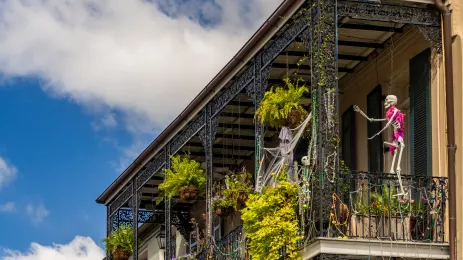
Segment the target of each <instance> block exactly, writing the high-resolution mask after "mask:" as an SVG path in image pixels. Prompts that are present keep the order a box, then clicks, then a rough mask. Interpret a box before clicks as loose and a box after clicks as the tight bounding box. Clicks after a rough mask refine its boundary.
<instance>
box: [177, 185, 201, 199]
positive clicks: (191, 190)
mask: <svg viewBox="0 0 463 260" xmlns="http://www.w3.org/2000/svg"><path fill="white" fill-rule="evenodd" d="M198 193H199V191H198V189H196V188H195V187H192V186H189V187H184V188H183V189H182V190H181V191H180V199H182V200H194V199H196V196H198Z"/></svg>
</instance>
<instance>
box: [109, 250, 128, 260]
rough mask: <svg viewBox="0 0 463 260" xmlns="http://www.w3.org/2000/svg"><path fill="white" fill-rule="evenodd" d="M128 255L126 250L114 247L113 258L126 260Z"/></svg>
mask: <svg viewBox="0 0 463 260" xmlns="http://www.w3.org/2000/svg"><path fill="white" fill-rule="evenodd" d="M129 257H130V253H129V252H128V251H127V250H124V249H122V248H116V250H114V252H113V259H114V260H127V259H129Z"/></svg>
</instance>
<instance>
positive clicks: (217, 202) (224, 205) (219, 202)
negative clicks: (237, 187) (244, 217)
mask: <svg viewBox="0 0 463 260" xmlns="http://www.w3.org/2000/svg"><path fill="white" fill-rule="evenodd" d="M234 206H235V202H234V201H233V200H231V199H229V198H220V197H217V198H214V199H213V201H212V209H213V210H214V211H215V210H217V209H219V208H221V209H231V208H233V207H234Z"/></svg>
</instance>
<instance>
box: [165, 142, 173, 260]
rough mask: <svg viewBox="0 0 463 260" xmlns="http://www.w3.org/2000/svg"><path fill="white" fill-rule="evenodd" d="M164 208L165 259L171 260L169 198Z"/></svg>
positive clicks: (166, 199)
mask: <svg viewBox="0 0 463 260" xmlns="http://www.w3.org/2000/svg"><path fill="white" fill-rule="evenodd" d="M165 153H166V164H165V165H166V169H169V168H170V163H171V162H170V143H168V144H167V145H166V152H165ZM164 205H165V207H164V209H165V224H164V225H165V228H166V230H165V231H166V238H165V239H166V248H165V254H164V256H165V259H166V260H169V259H171V257H172V252H171V249H172V248H171V242H172V241H171V238H172V234H171V232H172V228H171V226H172V215H171V213H170V210H171V201H170V198H169V197H168V196H166V197H165V203H164Z"/></svg>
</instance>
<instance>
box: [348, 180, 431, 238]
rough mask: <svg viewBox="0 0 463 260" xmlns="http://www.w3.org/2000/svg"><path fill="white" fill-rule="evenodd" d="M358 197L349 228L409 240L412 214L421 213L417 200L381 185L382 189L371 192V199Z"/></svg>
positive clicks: (411, 229) (373, 234)
mask: <svg viewBox="0 0 463 260" xmlns="http://www.w3.org/2000/svg"><path fill="white" fill-rule="evenodd" d="M363 201H364V200H363V198H362V197H361V196H358V197H357V201H356V203H355V208H356V213H355V214H354V215H353V216H352V219H351V231H352V229H355V230H357V235H361V234H362V231H359V230H361V229H362V227H363V229H364V230H363V234H365V235H368V234H369V233H371V234H370V235H371V236H391V237H392V238H394V239H405V240H409V239H411V234H412V233H413V232H412V231H413V229H414V228H415V225H416V218H415V216H414V215H416V214H421V213H422V212H423V209H422V207H420V204H419V203H420V202H419V201H415V200H413V199H410V198H403V197H400V196H397V195H396V193H395V192H394V190H393V189H390V188H389V187H388V186H383V188H382V192H381V193H379V192H372V193H371V195H370V202H369V203H364V202H363Z"/></svg>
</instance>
